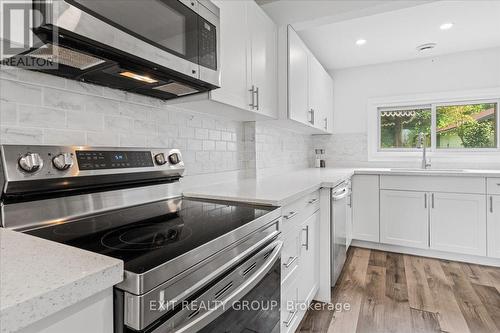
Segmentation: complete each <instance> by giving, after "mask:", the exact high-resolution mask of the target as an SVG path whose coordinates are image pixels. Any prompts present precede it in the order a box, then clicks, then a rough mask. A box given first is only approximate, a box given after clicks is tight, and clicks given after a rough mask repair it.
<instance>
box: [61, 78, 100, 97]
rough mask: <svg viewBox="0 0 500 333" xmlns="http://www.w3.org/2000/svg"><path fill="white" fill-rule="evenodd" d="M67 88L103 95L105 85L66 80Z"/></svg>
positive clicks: (73, 90)
mask: <svg viewBox="0 0 500 333" xmlns="http://www.w3.org/2000/svg"><path fill="white" fill-rule="evenodd" d="M66 89H68V90H69V91H71V92H74V93H82V94H90V95H98V96H102V94H103V89H104V88H103V87H102V86H98V85H95V84H90V83H86V82H81V81H76V80H69V79H68V80H66Z"/></svg>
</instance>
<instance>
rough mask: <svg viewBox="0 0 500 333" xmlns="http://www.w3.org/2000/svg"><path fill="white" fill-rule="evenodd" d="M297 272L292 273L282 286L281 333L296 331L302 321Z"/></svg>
mask: <svg viewBox="0 0 500 333" xmlns="http://www.w3.org/2000/svg"><path fill="white" fill-rule="evenodd" d="M296 273H297V272H296V271H294V274H292V275H290V276H289V277H288V278H287V279H286V280H285V281H284V283H283V285H282V288H281V333H288V332H295V330H296V329H297V326H298V325H299V323H300V318H299V307H298V299H299V296H298V292H299V289H298V286H297V282H298V280H297V274H296Z"/></svg>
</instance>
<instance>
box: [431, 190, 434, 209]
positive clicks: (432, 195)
mask: <svg viewBox="0 0 500 333" xmlns="http://www.w3.org/2000/svg"><path fill="white" fill-rule="evenodd" d="M431 201H432V209H434V193H432V194H431Z"/></svg>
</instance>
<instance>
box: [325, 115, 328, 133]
mask: <svg viewBox="0 0 500 333" xmlns="http://www.w3.org/2000/svg"><path fill="white" fill-rule="evenodd" d="M327 130H328V118H326V117H325V131H327Z"/></svg>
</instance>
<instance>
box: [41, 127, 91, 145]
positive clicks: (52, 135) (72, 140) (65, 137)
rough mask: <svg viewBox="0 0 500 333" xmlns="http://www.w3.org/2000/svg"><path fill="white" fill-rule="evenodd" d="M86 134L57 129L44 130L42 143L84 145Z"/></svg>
mask: <svg viewBox="0 0 500 333" xmlns="http://www.w3.org/2000/svg"><path fill="white" fill-rule="evenodd" d="M86 139H87V137H86V133H85V132H84V131H71V130H59V129H44V130H43V143H44V144H47V145H68V146H72V145H85V144H86Z"/></svg>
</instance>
